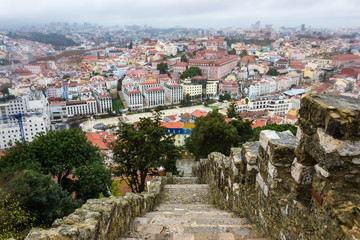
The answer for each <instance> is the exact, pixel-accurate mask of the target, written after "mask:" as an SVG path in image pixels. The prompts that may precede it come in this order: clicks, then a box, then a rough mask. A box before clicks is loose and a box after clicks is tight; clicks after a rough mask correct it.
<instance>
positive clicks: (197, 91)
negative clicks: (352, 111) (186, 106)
mask: <svg viewBox="0 0 360 240" xmlns="http://www.w3.org/2000/svg"><path fill="white" fill-rule="evenodd" d="M181 85H182V87H183V91H184V96H186V95H187V94H189V95H190V97H191V98H195V97H197V96H201V95H202V85H201V84H193V83H191V81H190V80H189V81H184V82H183V83H182V84H181Z"/></svg>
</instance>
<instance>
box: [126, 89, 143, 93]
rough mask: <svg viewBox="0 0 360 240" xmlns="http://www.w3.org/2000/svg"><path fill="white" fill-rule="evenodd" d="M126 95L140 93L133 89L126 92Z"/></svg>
mask: <svg viewBox="0 0 360 240" xmlns="http://www.w3.org/2000/svg"><path fill="white" fill-rule="evenodd" d="M127 93H128V94H135V93H140V91H139V90H137V89H133V90H129V91H127Z"/></svg>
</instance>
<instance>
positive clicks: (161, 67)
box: [156, 62, 169, 74]
mask: <svg viewBox="0 0 360 240" xmlns="http://www.w3.org/2000/svg"><path fill="white" fill-rule="evenodd" d="M168 68H169V67H168V65H167V63H164V62H161V63H158V65H157V67H156V69H157V70H159V71H160V73H161V74H165V73H167V71H168Z"/></svg>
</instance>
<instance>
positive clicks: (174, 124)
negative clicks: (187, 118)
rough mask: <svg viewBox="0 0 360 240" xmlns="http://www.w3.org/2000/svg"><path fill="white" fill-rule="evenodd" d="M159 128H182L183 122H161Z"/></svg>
mask: <svg viewBox="0 0 360 240" xmlns="http://www.w3.org/2000/svg"><path fill="white" fill-rule="evenodd" d="M161 126H163V127H166V128H183V127H184V123H183V122H161Z"/></svg>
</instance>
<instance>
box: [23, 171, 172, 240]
mask: <svg viewBox="0 0 360 240" xmlns="http://www.w3.org/2000/svg"><path fill="white" fill-rule="evenodd" d="M165 181H166V178H161V177H155V178H153V179H152V180H151V183H150V186H149V191H148V192H146V193H141V194H135V193H127V194H126V196H124V197H109V198H101V199H89V200H88V201H87V202H86V203H85V204H84V205H83V206H82V207H81V208H79V209H76V210H75V212H74V213H72V214H70V215H69V216H66V217H64V218H62V219H57V220H55V222H54V223H53V225H52V228H50V229H41V228H33V229H32V230H31V232H30V233H29V235H28V236H27V237H26V238H25V239H28V240H30V239H43V240H45V239H46V240H48V239H57V240H61V239H64V240H65V239H66V240H68V239H94V240H95V239H96V240H98V239H100V240H102V239H106V240H111V239H119V238H120V237H121V236H123V234H124V233H125V232H126V231H127V230H128V228H129V224H130V221H131V220H132V219H133V218H134V217H137V216H139V215H140V214H142V213H145V212H148V211H151V210H153V209H154V207H155V206H156V205H157V204H158V203H159V201H160V194H161V191H162V189H163V186H164V184H165Z"/></svg>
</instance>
